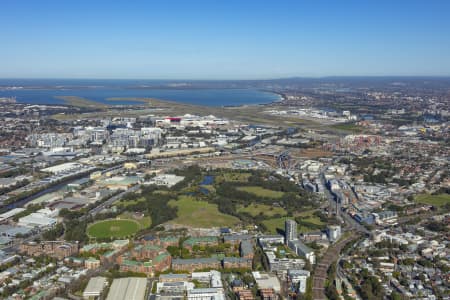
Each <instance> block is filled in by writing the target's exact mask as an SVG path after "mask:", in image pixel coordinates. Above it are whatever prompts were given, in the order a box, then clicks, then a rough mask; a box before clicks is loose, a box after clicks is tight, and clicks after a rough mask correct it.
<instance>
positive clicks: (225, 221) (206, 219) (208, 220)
mask: <svg viewBox="0 0 450 300" xmlns="http://www.w3.org/2000/svg"><path fill="white" fill-rule="evenodd" d="M169 205H170V206H174V207H177V208H178V212H177V214H178V217H177V218H176V219H174V220H172V221H171V223H176V224H183V225H188V226H192V227H222V226H232V225H234V224H236V223H238V222H239V219H238V218H236V217H233V216H230V215H226V214H223V213H221V212H219V210H218V208H217V205H216V204H211V203H208V202H206V201H198V200H196V199H195V198H193V197H188V196H181V197H180V198H179V199H178V200H176V201H175V200H170V201H169Z"/></svg>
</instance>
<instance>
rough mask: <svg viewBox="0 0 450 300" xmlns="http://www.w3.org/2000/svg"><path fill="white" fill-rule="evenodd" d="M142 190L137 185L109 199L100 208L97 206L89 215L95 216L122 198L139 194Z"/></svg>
mask: <svg viewBox="0 0 450 300" xmlns="http://www.w3.org/2000/svg"><path fill="white" fill-rule="evenodd" d="M140 188H141V186H140V185H139V184H137V185H134V186H132V187H131V188H129V189H128V190H126V191H123V192H121V193H119V194H117V195H115V196H112V197H111V198H109V199H108V200H106V201H105V202H103V203H102V204H100V205H99V206H96V207H94V208H93V209H91V210H90V211H89V214H90V215H93V216H95V215H96V214H98V213H99V212H100V211H102V210H103V209H104V208H107V207H109V206H111V205H112V204H113V203H114V202H116V201H118V200H120V199H121V198H123V197H124V196H125V195H127V194H130V193H134V192H137V191H138V190H139V189H140Z"/></svg>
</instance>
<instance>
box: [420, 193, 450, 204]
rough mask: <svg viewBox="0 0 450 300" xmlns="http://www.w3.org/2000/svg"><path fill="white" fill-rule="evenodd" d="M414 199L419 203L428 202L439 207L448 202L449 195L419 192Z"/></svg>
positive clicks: (449, 201)
mask: <svg viewBox="0 0 450 300" xmlns="http://www.w3.org/2000/svg"><path fill="white" fill-rule="evenodd" d="M415 200H416V201H417V202H419V203H424V204H430V205H433V206H436V207H441V206H443V205H445V204H447V203H450V195H449V194H439V195H430V194H421V195H417V196H416V198H415Z"/></svg>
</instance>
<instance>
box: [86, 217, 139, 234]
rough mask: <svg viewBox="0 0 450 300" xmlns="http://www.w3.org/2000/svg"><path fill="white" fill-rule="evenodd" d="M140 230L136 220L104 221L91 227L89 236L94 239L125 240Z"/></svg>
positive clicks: (88, 230)
mask: <svg viewBox="0 0 450 300" xmlns="http://www.w3.org/2000/svg"><path fill="white" fill-rule="evenodd" d="M139 229H140V225H139V223H138V222H136V221H134V220H129V219H124V220H116V219H113V220H104V221H99V222H96V223H94V224H91V225H89V227H88V228H87V234H88V236H89V237H93V238H125V237H128V236H132V235H134V234H135V233H136V232H137V231H138V230H139Z"/></svg>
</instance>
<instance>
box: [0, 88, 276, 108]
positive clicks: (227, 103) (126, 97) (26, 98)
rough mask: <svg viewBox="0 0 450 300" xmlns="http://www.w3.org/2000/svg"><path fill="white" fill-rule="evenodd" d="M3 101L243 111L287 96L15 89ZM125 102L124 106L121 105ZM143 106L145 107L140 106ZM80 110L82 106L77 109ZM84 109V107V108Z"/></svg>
mask: <svg viewBox="0 0 450 300" xmlns="http://www.w3.org/2000/svg"><path fill="white" fill-rule="evenodd" d="M1 97H15V98H16V100H17V103H24V104H30V105H33V104H38V105H44V104H45V105H66V104H68V105H70V104H71V103H73V102H74V101H66V100H67V99H70V98H72V99H78V100H80V99H84V100H85V101H76V102H77V103H78V104H80V103H81V102H84V104H88V103H87V101H89V102H90V103H89V105H87V106H90V107H92V106H94V104H95V103H98V106H111V107H114V106H119V105H122V106H139V105H141V103H143V102H145V101H142V100H141V99H164V100H167V101H173V102H178V103H184V104H193V105H200V106H210V107H240V106H249V105H252V106H253V105H270V104H272V103H276V102H280V101H282V100H283V99H284V95H283V94H282V93H280V92H276V91H272V90H267V89H257V88H165V89H149V90H145V89H129V88H122V87H121V88H103V87H102V88H90V89H86V88H84V89H83V88H81V89H79V88H76V89H66V88H58V87H56V88H53V89H35V88H32V89H28V88H23V89H13V90H0V98H1ZM121 102H122V103H121ZM137 102H141V103H137ZM77 106H78V105H77ZM82 106H84V105H82Z"/></svg>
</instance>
